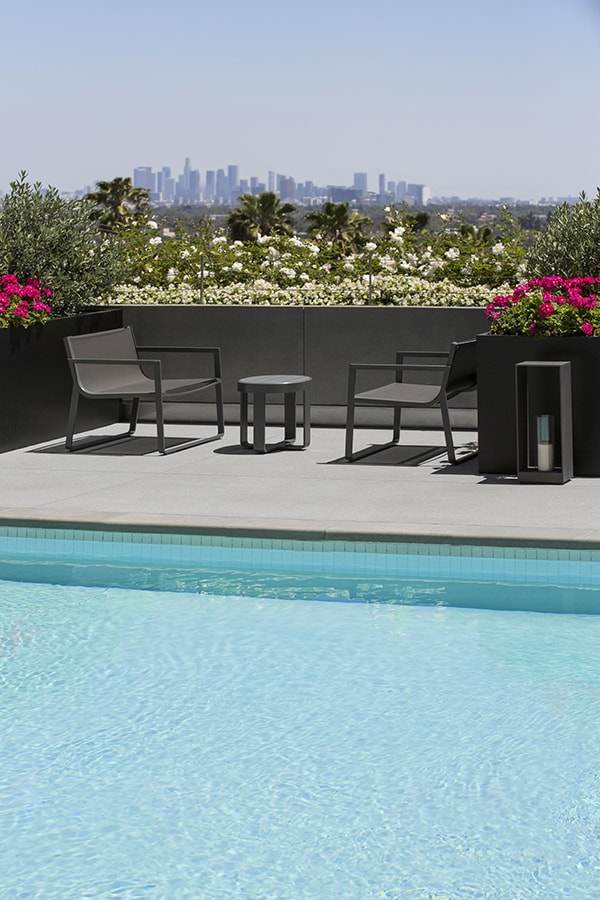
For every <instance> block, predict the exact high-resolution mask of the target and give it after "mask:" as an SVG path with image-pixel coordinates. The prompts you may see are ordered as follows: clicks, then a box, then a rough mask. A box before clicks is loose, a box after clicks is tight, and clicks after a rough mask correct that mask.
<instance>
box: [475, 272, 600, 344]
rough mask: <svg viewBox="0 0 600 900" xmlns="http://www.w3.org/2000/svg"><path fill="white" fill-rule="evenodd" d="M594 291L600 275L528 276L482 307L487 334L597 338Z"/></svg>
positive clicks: (599, 315) (599, 312)
mask: <svg viewBox="0 0 600 900" xmlns="http://www.w3.org/2000/svg"><path fill="white" fill-rule="evenodd" d="M598 290H600V278H591V277H586V278H560V277H559V276H558V275H550V276H547V277H545V278H532V279H531V281H528V282H527V284H520V285H517V287H516V288H515V289H514V291H513V292H512V294H509V295H507V296H503V295H498V296H497V297H494V299H493V300H492V302H491V303H490V304H489V305H488V306H487V307H486V315H487V317H488V320H489V322H490V334H528V335H533V336H534V337H553V336H554V335H569V336H575V335H579V336H583V337H600V306H599V305H598V299H597V297H596V291H598Z"/></svg>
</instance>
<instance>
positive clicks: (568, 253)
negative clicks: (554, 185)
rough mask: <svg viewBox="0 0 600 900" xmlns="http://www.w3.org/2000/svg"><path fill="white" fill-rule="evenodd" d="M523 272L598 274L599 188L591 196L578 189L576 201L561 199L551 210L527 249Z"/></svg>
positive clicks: (572, 274)
mask: <svg viewBox="0 0 600 900" xmlns="http://www.w3.org/2000/svg"><path fill="white" fill-rule="evenodd" d="M527 272H528V274H529V275H533V276H538V277H542V276H544V275H560V276H561V277H562V278H578V277H582V276H586V275H589V276H592V277H594V278H597V277H599V276H600V188H598V191H597V196H596V198H595V200H588V198H587V197H586V195H585V193H584V192H582V193H581V195H580V201H579V203H576V204H569V203H563V204H561V206H558V207H557V208H556V209H555V210H554V212H553V213H552V214H551V216H550V218H549V221H548V225H547V226H546V229H545V230H544V231H542V232H540V233H539V234H538V235H537V237H536V239H535V241H534V243H533V246H532V247H531V249H530V251H529V254H528V257H527Z"/></svg>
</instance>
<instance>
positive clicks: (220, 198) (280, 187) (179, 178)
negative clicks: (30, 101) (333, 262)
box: [82, 156, 431, 206]
mask: <svg viewBox="0 0 600 900" xmlns="http://www.w3.org/2000/svg"><path fill="white" fill-rule="evenodd" d="M132 183H133V186H134V187H139V188H143V189H144V190H147V191H148V192H149V194H150V199H151V200H152V201H153V202H154V203H167V204H170V203H192V204H193V203H208V204H224V205H233V204H235V203H236V202H237V199H238V197H240V196H241V195H242V194H260V193H262V192H264V191H271V192H273V193H276V194H277V195H278V196H279V198H280V199H281V200H284V201H285V200H291V201H300V202H308V203H311V202H322V201H323V200H334V201H337V202H345V201H349V202H352V201H361V200H366V199H376V198H377V199H379V200H380V201H383V202H392V203H394V202H404V201H406V202H409V203H414V204H416V205H420V206H422V205H425V204H426V203H427V202H428V200H429V199H430V198H431V192H430V190H429V187H428V186H427V185H424V184H415V183H411V182H406V181H404V180H397V181H396V180H389V179H386V177H385V173H381V172H380V173H378V175H377V188H376V190H370V188H369V175H368V173H367V172H354V173H353V176H352V184H346V183H342V182H339V183H338V184H336V185H317V184H315V182H313V181H310V180H309V181H305V182H299V181H297V180H296V179H295V178H294V176H293V175H284V174H282V173H280V172H275V171H274V170H269V171H268V172H267V178H266V179H265V181H261V180H260V177H259V176H257V175H251V176H250V177H249V178H248V177H247V178H242V177H241V176H240V167H239V166H238V165H236V164H230V165H228V166H227V167H226V168H225V167H221V168H218V169H206V170H205V171H204V178H203V177H202V172H201V170H200V169H197V168H194V167H193V165H192V160H191V157H189V156H188V157H186V158H185V163H184V166H183V171H182V172H181V173H180V174H179V175H175V174H174V173H173V169H172V167H171V166H162V167H161V168H160V170H158V171H156V172H155V171H154V170H153V168H152V167H151V166H137V167H136V168H135V169H134V170H133V179H132ZM89 190H91V186H89V185H88V186H86V188H85V189H83V190H82V193H85V192H88V191H89Z"/></svg>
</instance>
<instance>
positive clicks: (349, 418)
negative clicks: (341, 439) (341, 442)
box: [344, 399, 356, 462]
mask: <svg viewBox="0 0 600 900" xmlns="http://www.w3.org/2000/svg"><path fill="white" fill-rule="evenodd" d="M355 412H356V410H355V406H354V401H353V400H352V399H349V400H348V408H347V412H346V451H345V454H344V456H345V458H346V459H347V460H348V462H352V460H353V459H354V453H353V450H352V447H353V444H354V418H355Z"/></svg>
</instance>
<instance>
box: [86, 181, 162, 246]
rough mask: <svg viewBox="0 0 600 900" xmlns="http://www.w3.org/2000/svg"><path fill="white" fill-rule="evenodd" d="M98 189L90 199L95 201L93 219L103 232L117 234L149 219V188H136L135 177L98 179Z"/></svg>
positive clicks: (88, 195)
mask: <svg viewBox="0 0 600 900" xmlns="http://www.w3.org/2000/svg"><path fill="white" fill-rule="evenodd" d="M96 188H97V190H96V191H92V193H91V194H87V195H86V200H89V201H90V203H92V204H93V207H94V208H93V210H92V218H93V219H95V220H96V221H97V222H98V224H99V226H100V229H101V230H102V231H107V232H111V233H114V232H117V231H119V230H121V229H123V228H131V227H132V226H134V225H140V224H143V223H144V222H146V221H147V220H148V219H149V217H150V213H151V206H150V194H149V192H148V191H147V190H145V188H139V187H133V185H132V183H131V178H113V180H112V181H97V182H96Z"/></svg>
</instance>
